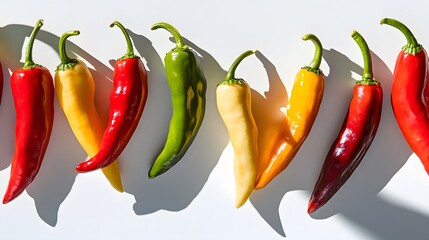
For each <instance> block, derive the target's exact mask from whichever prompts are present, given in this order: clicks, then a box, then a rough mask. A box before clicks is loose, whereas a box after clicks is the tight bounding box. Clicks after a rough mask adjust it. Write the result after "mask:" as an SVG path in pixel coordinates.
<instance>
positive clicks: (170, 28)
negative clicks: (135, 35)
mask: <svg viewBox="0 0 429 240" xmlns="http://www.w3.org/2000/svg"><path fill="white" fill-rule="evenodd" d="M158 28H163V29H165V30H167V31H169V32H170V33H171V34H172V35H173V37H174V40H175V41H176V48H180V49H184V48H187V46H186V45H185V43H184V42H183V38H182V36H180V34H179V32H178V31H177V29H176V28H174V27H173V26H171V25H170V24H168V23H166V22H159V23H155V24H154V25H152V27H151V28H150V29H151V30H156V29H158Z"/></svg>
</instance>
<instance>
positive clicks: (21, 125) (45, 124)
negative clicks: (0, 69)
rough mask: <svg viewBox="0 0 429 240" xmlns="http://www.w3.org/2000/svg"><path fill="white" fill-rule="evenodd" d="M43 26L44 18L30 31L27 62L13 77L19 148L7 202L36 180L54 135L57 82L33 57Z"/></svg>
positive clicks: (4, 200)
mask: <svg viewBox="0 0 429 240" xmlns="http://www.w3.org/2000/svg"><path fill="white" fill-rule="evenodd" d="M42 26H43V20H42V19H40V20H38V21H37V23H36V26H35V27H34V29H33V32H32V33H31V35H30V40H29V42H28V44H27V49H26V53H25V62H24V66H23V67H22V68H20V69H18V70H15V71H14V72H13V73H12V76H11V78H10V85H11V90H12V96H13V102H14V105H15V110H16V111H15V112H16V118H15V150H14V154H13V159H12V166H11V173H10V179H9V184H8V186H7V189H6V193H5V195H4V198H3V203H4V204H5V203H8V202H10V201H12V200H13V199H15V198H16V197H17V196H19V195H20V194H21V193H22V192H23V191H24V190H25V189H26V188H27V186H28V185H29V184H30V183H31V182H33V180H34V178H35V177H36V175H37V173H38V172H39V169H40V166H41V165H42V161H43V157H44V156H45V153H46V149H47V147H48V144H49V139H50V138H51V133H52V126H53V122H54V84H53V80H52V76H51V74H50V73H49V70H48V69H47V68H45V67H43V66H40V65H38V64H36V63H34V62H33V57H32V50H33V44H34V40H35V39H36V35H37V33H38V32H39V30H40V28H41V27H42Z"/></svg>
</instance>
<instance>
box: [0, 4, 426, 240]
mask: <svg viewBox="0 0 429 240" xmlns="http://www.w3.org/2000/svg"><path fill="white" fill-rule="evenodd" d="M428 9H429V2H428V1H407V2H406V3H404V2H403V1H387V0H386V1H369V0H361V1H354V2H350V1H341V0H337V1H310V0H308V1H293V2H292V1H268V0H266V1H244V0H242V1H222V0H217V1H210V2H208V1H207V2H205V1H196V0H194V1H191V0H188V1H186V0H182V1H167V0H160V1H137V0H135V1H83V0H75V1H63V2H60V1H54V0H51V1H46V0H39V1H26V2H25V1H8V2H7V4H3V5H2V8H1V26H2V27H1V28H0V39H1V47H2V53H1V61H2V62H3V70H4V72H5V73H8V71H7V69H10V71H12V70H14V69H16V68H17V67H19V66H20V63H19V61H20V59H21V53H22V48H23V47H22V46H23V44H24V43H26V42H27V41H28V35H29V34H30V32H31V29H32V28H33V26H34V24H35V23H36V21H37V19H39V18H43V19H44V20H45V25H44V26H43V28H42V30H43V31H42V32H40V34H39V35H38V40H37V41H36V43H35V46H34V54H33V55H34V60H35V61H36V62H38V63H40V64H42V65H44V66H46V67H48V68H49V69H51V70H53V69H54V68H55V66H56V65H57V64H58V63H59V57H58V55H57V53H56V52H57V50H56V49H57V42H58V36H60V35H61V34H62V33H63V32H65V31H68V30H72V29H79V30H80V31H81V35H80V36H78V37H73V38H70V40H71V42H72V43H73V44H69V51H70V52H74V53H75V54H76V55H78V56H80V57H81V58H82V59H84V60H85V61H86V62H88V63H89V64H90V65H91V66H92V68H93V69H94V71H93V74H94V77H95V78H96V81H97V104H98V106H100V107H101V108H102V109H103V111H104V115H105V112H106V110H107V107H108V94H109V92H110V88H111V83H110V81H109V79H110V78H111V76H112V70H111V69H112V67H111V65H110V63H109V61H110V60H112V59H116V58H118V57H120V56H122V54H123V53H124V51H125V42H124V39H123V36H122V34H121V33H120V31H119V29H117V28H115V29H110V28H109V24H110V23H111V22H112V21H113V20H119V21H121V22H122V23H123V24H124V25H125V27H126V28H128V29H129V31H131V32H132V35H131V36H132V38H133V40H134V43H135V45H136V46H135V47H136V48H137V54H139V55H141V56H142V57H143V58H144V59H145V62H146V63H147V66H148V67H149V69H150V74H149V85H150V89H149V98H148V102H147V105H146V109H145V111H144V113H143V117H142V119H141V122H140V125H139V127H138V129H137V131H136V133H135V134H134V137H133V138H132V140H131V142H130V144H129V146H128V147H127V149H126V150H125V152H124V153H123V155H122V157H121V158H122V161H121V163H120V164H121V168H122V176H123V181H124V184H125V190H126V193H123V194H119V193H117V192H115V191H114V190H113V188H111V187H109V185H108V183H107V181H106V180H105V179H104V177H103V176H102V174H101V173H100V172H95V173H89V174H79V175H77V174H76V173H75V172H74V166H75V165H76V164H77V163H79V162H80V161H82V160H84V159H85V158H86V156H85V154H84V152H83V150H82V149H81V148H80V146H79V145H78V143H77V142H76V141H75V139H74V137H73V135H72V133H71V131H70V130H69V127H68V125H67V123H66V121H65V118H64V117H63V114H62V112H61V111H60V109H59V108H58V105H56V106H55V110H56V113H55V124H54V130H53V136H52V138H51V143H50V145H49V148H48V151H47V154H46V158H45V160H44V163H43V166H42V168H41V170H40V172H39V174H38V176H37V178H36V179H35V181H34V182H33V184H32V185H31V186H30V187H29V188H28V190H27V192H25V193H23V194H22V195H21V196H20V197H19V198H17V199H16V200H15V201H13V202H11V203H10V204H7V205H1V206H0V226H1V227H0V229H1V231H0V235H1V236H2V238H5V237H6V239H30V238H31V239H101V238H102V237H104V238H106V239H119V238H121V239H122V238H123V239H136V238H137V237H140V238H143V239H284V238H287V239H314V238H317V239H348V240H352V239H426V238H427V236H428V233H429V228H428V226H429V205H428V204H427V199H428V198H429V190H428V189H429V178H428V177H427V174H426V173H425V172H424V170H423V167H422V165H421V164H420V161H419V160H418V158H416V157H414V156H412V153H411V151H410V149H409V147H408V146H407V145H406V143H405V141H404V140H403V138H402V136H401V134H400V132H399V130H398V128H397V125H396V122H395V120H394V118H393V115H392V111H391V107H390V101H389V94H390V82H391V75H392V70H393V66H394V63H395V59H396V56H397V53H398V52H399V50H400V48H401V47H402V46H403V45H404V44H405V38H404V37H403V36H402V34H401V33H400V32H399V31H397V30H395V29H393V28H391V27H388V26H380V25H379V21H380V19H381V18H383V17H392V18H396V19H398V20H400V21H402V22H404V23H406V24H407V25H408V26H409V27H410V28H411V30H412V31H413V32H414V34H415V35H416V37H417V38H418V40H419V41H420V43H422V44H423V45H424V46H429V32H428V28H427V23H428V21H429V19H428V18H429V17H428V15H427V10H428ZM158 21H166V22H169V23H171V24H173V25H174V26H175V27H177V28H178V30H179V31H180V32H181V34H182V35H183V36H184V37H186V38H187V39H188V40H189V41H190V42H191V43H192V44H191V46H192V47H193V48H194V49H196V50H197V52H198V53H199V54H200V55H201V56H202V58H201V59H200V61H201V63H202V66H203V70H204V72H205V75H206V78H207V80H208V82H209V88H208V92H207V98H208V104H207V113H206V116H205V120H204V123H203V125H202V128H201V130H200V133H199V134H198V137H197V138H196V140H195V142H194V144H193V145H192V147H191V148H190V149H189V151H188V153H187V154H186V156H185V157H184V158H183V159H182V161H181V162H180V163H179V164H178V165H177V166H175V167H174V168H173V169H171V170H170V171H169V172H168V173H166V174H165V175H162V176H160V177H159V178H156V179H154V180H149V179H147V177H146V176H147V171H148V169H149V167H150V165H151V162H152V160H153V159H154V157H155V156H156V154H157V153H158V152H159V150H160V149H161V148H162V146H163V143H164V139H165V136H166V134H167V130H168V123H169V118H170V111H171V107H170V103H169V101H170V98H169V90H168V87H167V83H166V79H165V74H164V69H163V63H162V59H163V56H164V54H165V53H166V52H167V51H168V50H169V49H171V48H172V47H173V43H171V42H170V41H169V37H170V35H169V33H167V32H166V31H163V30H157V31H151V30H150V26H151V24H153V23H155V22H158ZM354 29H356V30H358V31H359V32H360V33H361V34H362V35H363V36H364V38H365V39H366V40H367V42H368V44H369V46H370V48H371V50H372V51H373V55H372V56H373V64H374V65H373V67H374V73H375V77H376V78H377V79H378V80H379V81H381V82H382V84H383V87H384V94H385V97H384V100H385V101H384V104H383V107H384V109H383V115H382V122H381V124H380V128H379V132H378V135H377V137H376V139H375V141H374V143H373V145H372V147H371V148H370V150H369V152H368V154H367V156H366V157H365V159H364V160H363V162H362V164H361V165H360V166H359V168H358V169H357V170H356V172H355V174H354V175H353V176H352V177H351V178H350V179H349V181H348V182H347V183H346V184H345V185H344V186H343V188H342V189H341V190H340V191H339V192H338V193H337V194H336V196H335V197H334V198H333V199H332V200H331V201H330V202H329V203H328V204H327V205H326V206H324V207H323V208H322V209H320V210H319V211H318V212H316V213H315V214H314V215H311V216H309V215H308V214H307V213H306V208H307V201H308V198H309V195H310V192H311V191H312V189H313V185H314V182H315V180H316V178H317V175H318V172H319V169H320V167H321V164H322V162H323V160H324V157H325V154H326V152H327V150H328V148H329V146H330V144H331V142H332V140H333V139H334V138H335V136H336V135H337V133H338V128H339V127H340V124H341V122H342V121H343V117H344V114H345V110H346V107H347V104H348V100H349V98H350V94H351V91H352V86H353V84H354V82H353V80H352V78H351V72H357V73H358V74H359V73H361V68H360V66H362V57H361V53H360V51H359V48H358V47H357V45H356V44H355V42H354V41H353V40H352V38H351V37H350V34H351V32H352V30H354ZM306 33H314V34H316V35H317V36H318V37H319V38H320V39H321V41H322V43H323V46H324V48H325V51H324V62H323V64H322V67H321V68H322V70H323V71H324V72H325V74H326V76H327V78H326V89H325V95H324V99H323V103H322V107H321V110H320V113H319V115H318V117H317V120H316V122H315V125H314V127H313V130H312V132H311V134H310V136H309V138H308V140H307V141H306V142H305V144H304V145H303V147H302V149H301V151H300V152H299V154H298V155H297V156H296V158H295V159H294V161H293V162H292V164H291V165H290V166H289V168H288V169H287V170H286V171H285V172H283V173H282V174H281V175H280V176H279V177H277V178H276V180H275V181H274V182H272V183H271V184H270V185H269V186H268V187H267V188H266V189H264V190H260V191H258V192H255V193H254V194H253V195H252V197H251V200H250V201H249V202H247V203H246V204H245V205H244V206H243V207H242V208H241V209H239V210H237V209H235V208H234V182H233V175H232V159H231V158H232V152H231V151H232V148H231V147H230V146H229V145H228V142H229V139H228V136H227V132H226V130H225V128H224V126H223V123H222V122H221V120H220V118H219V115H218V113H217V110H216V106H215V101H214V91H215V86H216V84H217V82H219V81H220V80H222V79H223V78H224V76H225V70H227V68H228V67H229V65H230V64H231V63H232V61H233V60H234V59H235V58H236V57H237V56H238V55H239V54H240V53H242V52H243V51H245V50H248V49H259V50H260V51H261V53H262V54H259V55H258V58H259V59H258V58H256V57H254V56H252V57H249V58H248V59H246V60H245V61H244V62H243V63H242V64H241V65H240V67H239V68H238V70H237V76H239V77H243V78H244V79H246V80H247V81H248V82H249V84H250V85H251V86H252V87H253V88H254V90H256V92H254V93H255V99H254V100H256V101H257V103H258V104H259V105H260V106H262V110H264V109H267V110H271V111H272V110H273V109H274V110H275V109H276V108H278V107H281V106H285V105H286V99H287V93H286V90H285V89H287V92H288V93H290V90H291V89H290V88H291V86H292V82H293V79H294V77H295V74H296V72H297V71H298V69H299V68H300V67H301V66H304V65H306V64H308V63H309V61H310V60H311V58H312V56H313V49H314V48H313V46H312V44H311V43H308V42H303V41H302V40H301V36H302V35H304V34H306ZM261 62H262V63H261ZM264 65H265V67H266V69H264ZM270 86H271V88H270ZM267 91H268V94H267V98H266V99H265V98H262V96H264V93H265V92H267ZM3 93H4V95H3V102H2V105H1V107H0V123H1V124H0V153H1V156H2V157H1V159H0V170H1V171H0V194H1V195H2V194H3V193H4V191H5V189H6V185H7V182H8V178H9V172H10V168H9V165H10V161H11V157H12V153H13V128H14V109H13V103H12V99H11V94H10V87H9V77H8V76H6V78H5V88H4V90H3ZM258 93H259V95H257V94H258ZM265 114H266V116H269V115H270V114H273V115H274V114H275V112H274V113H273V112H271V113H270V112H266V113H265Z"/></svg>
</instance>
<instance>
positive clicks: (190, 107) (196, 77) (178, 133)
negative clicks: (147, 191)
mask: <svg viewBox="0 0 429 240" xmlns="http://www.w3.org/2000/svg"><path fill="white" fill-rule="evenodd" d="M158 28H164V29H166V30H168V31H169V32H170V33H172V35H173V37H174V39H175V40H176V47H175V48H174V49H172V50H171V51H170V52H168V53H167V54H166V55H165V58H164V62H165V70H166V75H167V81H168V85H169V87H170V91H171V104H172V107H173V115H172V117H171V120H170V127H169V131H168V136H167V140H166V142H165V145H164V148H163V150H162V151H161V153H160V154H159V155H158V157H157V158H156V159H155V161H154V162H153V164H152V167H151V169H150V170H149V174H148V175H149V178H154V177H156V176H158V175H161V174H162V173H164V172H166V171H167V170H168V169H170V168H171V167H173V166H174V165H175V164H176V163H177V162H179V161H180V159H182V157H183V156H184V155H185V153H186V151H187V150H188V148H189V147H190V146H191V144H192V142H193V141H194V139H195V137H196V135H197V133H198V130H199V129H200V126H201V123H202V122H203V118H204V113H205V107H206V97H205V95H206V89H207V83H206V80H205V78H204V75H203V73H202V71H201V69H200V68H199V66H198V64H197V60H196V58H195V55H194V53H193V52H192V51H191V50H190V49H189V47H188V46H187V45H185V44H184V42H183V39H182V36H180V34H179V32H178V31H177V30H176V29H175V28H174V27H173V26H171V25H170V24H168V23H164V22H161V23H156V24H154V25H153V26H152V28H151V29H152V30H154V29H158Z"/></svg>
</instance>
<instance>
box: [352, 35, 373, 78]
mask: <svg viewBox="0 0 429 240" xmlns="http://www.w3.org/2000/svg"><path fill="white" fill-rule="evenodd" d="M352 38H353V39H354V40H355V41H356V43H357V44H358V46H359V48H360V50H361V52H362V56H363V74H362V80H364V81H372V80H373V74H372V64H371V53H370V51H369V48H368V44H367V43H366V41H365V39H364V38H363V37H362V35H360V34H359V33H358V32H357V31H353V32H352Z"/></svg>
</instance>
